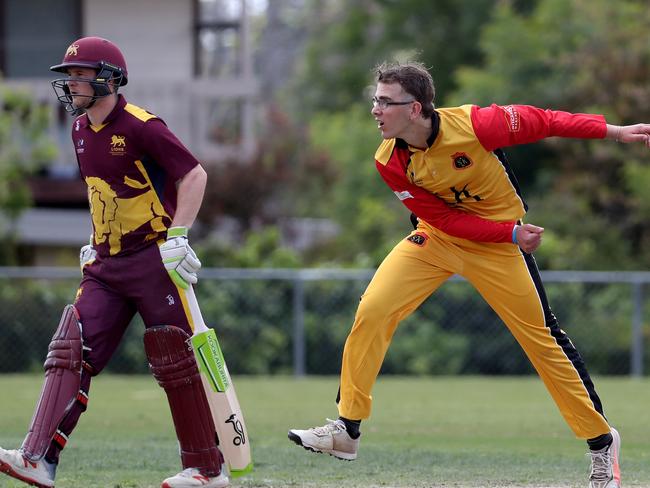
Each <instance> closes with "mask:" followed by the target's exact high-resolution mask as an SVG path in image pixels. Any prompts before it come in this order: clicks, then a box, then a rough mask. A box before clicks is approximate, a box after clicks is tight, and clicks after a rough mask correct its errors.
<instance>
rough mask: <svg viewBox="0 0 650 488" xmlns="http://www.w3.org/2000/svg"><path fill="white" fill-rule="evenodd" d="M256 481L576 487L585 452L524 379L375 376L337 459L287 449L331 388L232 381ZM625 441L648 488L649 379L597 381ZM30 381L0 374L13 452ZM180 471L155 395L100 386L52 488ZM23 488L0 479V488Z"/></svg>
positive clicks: (148, 485) (147, 380)
mask: <svg viewBox="0 0 650 488" xmlns="http://www.w3.org/2000/svg"><path fill="white" fill-rule="evenodd" d="M234 381H235V385H236V388H237V393H238V396H239V399H240V402H241V404H242V408H243V410H244V414H245V416H246V422H247V426H248V432H249V435H250V441H251V445H252V450H253V457H254V462H255V470H254V472H253V473H252V474H251V475H249V476H247V477H244V478H239V479H237V480H233V487H249V488H254V487H268V488H271V487H273V488H275V487H310V488H311V487H314V488H319V487H327V488H334V487H337V488H338V487H442V486H444V487H484V486H489V487H519V486H534V487H578V486H579V487H585V486H586V485H587V482H586V478H587V473H588V467H589V459H588V457H587V456H586V445H585V444H584V442H583V441H581V440H578V439H575V438H574V437H573V434H572V433H571V432H570V430H569V429H568V427H567V426H566V425H565V423H564V421H563V420H562V418H561V417H560V414H559V412H558V410H557V409H556V407H555V405H554V403H552V401H551V399H550V397H549V395H548V394H547V392H546V390H545V389H544V386H543V385H542V383H541V382H540V381H539V380H538V379H537V378H536V377H523V378H487V377H453V378H411V377H408V378H406V377H382V378H380V380H379V382H378V383H377V386H376V387H375V390H374V398H375V404H374V411H373V414H372V417H371V419H370V420H368V421H365V422H364V423H363V424H362V432H363V436H362V441H361V447H360V450H359V458H358V459H357V460H356V461H353V462H345V461H339V460H337V459H334V458H332V457H330V456H327V455H323V454H314V453H311V452H308V451H306V450H304V449H302V448H301V447H298V446H296V445H295V444H293V443H291V442H290V441H288V440H287V430H288V429H289V428H293V427H296V428H306V427H311V426H315V425H322V424H324V423H325V417H330V418H336V415H337V414H336V408H335V405H334V398H335V396H336V390H337V386H338V379H337V378H305V379H294V378H290V377H235V378H234ZM595 383H596V388H597V390H598V391H599V394H600V396H601V398H602V400H603V403H604V405H605V408H606V414H607V416H608V418H609V419H610V420H611V421H612V423H613V425H615V426H616V427H617V428H618V429H619V431H620V433H621V436H622V463H621V467H622V473H623V485H624V486H637V487H650V408H649V407H650V380H649V379H643V380H633V379H629V378H624V377H621V378H596V381H595ZM40 386H41V376H38V375H1V376H0V390H1V391H2V392H3V393H2V395H0V445H1V446H2V447H4V448H16V447H17V446H19V445H20V443H21V442H22V439H23V436H24V434H25V430H26V428H27V426H28V424H29V421H30V419H31V415H32V411H33V406H34V404H35V401H36V399H37V397H38V394H39V391H40ZM180 469H181V467H180V461H179V457H178V447H177V443H176V438H175V435H174V430H173V426H172V423H171V416H170V414H169V410H168V406H167V401H166V399H165V396H164V392H163V391H162V390H161V389H160V388H159V387H158V385H157V384H156V383H155V381H154V380H153V378H151V377H142V376H136V377H133V376H109V375H106V376H103V375H100V376H99V377H97V378H96V379H95V380H94V382H93V385H92V387H91V392H90V403H89V408H88V411H87V412H86V413H85V414H84V415H83V416H82V418H81V421H80V423H79V426H78V427H77V429H76V430H75V432H74V433H73V435H72V436H71V439H70V441H69V443H68V447H67V448H66V449H65V451H64V452H63V455H62V460H61V465H60V467H59V471H58V475H57V483H56V486H57V488H82V487H83V488H154V487H159V486H160V482H161V481H162V480H163V479H164V478H165V477H167V476H169V475H171V474H174V473H176V472H177V471H179V470H180ZM23 486H25V485H23V484H20V483H18V482H17V481H13V480H11V479H10V478H7V477H6V476H4V475H2V477H0V487H7V488H18V487H23Z"/></svg>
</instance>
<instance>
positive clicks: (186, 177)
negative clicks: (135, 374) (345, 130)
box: [0, 37, 229, 488]
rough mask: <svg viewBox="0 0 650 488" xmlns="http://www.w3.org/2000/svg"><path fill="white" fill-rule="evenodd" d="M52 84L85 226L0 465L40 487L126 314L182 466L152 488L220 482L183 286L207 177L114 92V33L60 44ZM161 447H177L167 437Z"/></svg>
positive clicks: (123, 79)
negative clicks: (68, 296) (65, 294)
mask: <svg viewBox="0 0 650 488" xmlns="http://www.w3.org/2000/svg"><path fill="white" fill-rule="evenodd" d="M51 69H52V70H53V71H56V72H60V73H63V74H64V75H66V77H64V78H60V79H57V80H54V81H53V82H52V86H53V88H54V91H55V93H56V95H57V97H58V100H59V101H60V102H61V103H62V104H63V105H64V107H65V108H66V110H67V111H68V112H70V113H71V114H73V115H76V116H77V117H76V118H75V119H74V122H73V123H72V143H73V144H74V148H75V151H76V155H77V162H78V164H79V171H80V174H81V177H82V178H83V179H84V181H85V182H86V184H87V185H88V202H89V205H90V213H91V217H92V224H93V225H92V226H93V232H92V236H91V240H90V243H89V244H88V245H86V246H84V247H83V248H82V249H81V253H80V265H81V269H82V274H83V278H82V280H81V284H80V285H79V289H78V291H77V295H76V298H75V300H74V304H72V305H68V306H66V307H65V309H64V310H63V314H62V317H61V321H60V323H59V326H58V328H57V329H56V332H55V333H54V337H53V338H52V341H51V343H50V345H49V348H48V354H47V359H46V360H45V381H44V383H43V387H42V390H41V394H40V399H39V400H38V403H37V405H36V408H35V411H34V415H33V418H32V421H31V425H30V426H29V431H28V433H27V436H26V437H25V440H24V441H23V444H22V446H21V447H20V448H19V449H17V450H5V449H0V471H2V472H4V473H6V474H7V475H9V476H11V477H13V478H16V479H19V480H22V481H24V482H25V483H27V484H31V485H34V486H37V487H41V488H51V487H54V480H55V474H56V468H57V466H58V464H59V457H60V454H61V451H62V450H63V448H64V447H65V446H66V444H67V442H68V440H70V438H71V437H70V436H71V434H72V432H73V430H74V428H75V426H76V425H77V422H78V420H79V417H80V416H81V414H82V412H84V411H85V410H86V407H87V406H88V401H89V391H90V383H91V380H92V378H93V376H96V375H98V374H99V373H100V372H101V371H102V370H103V369H104V367H105V366H106V364H107V363H108V361H109V360H110V358H111V357H112V356H113V353H114V352H115V350H116V349H117V347H118V345H119V343H120V341H121V338H122V336H123V335H124V332H125V330H126V328H127V326H128V325H129V323H130V322H131V319H132V318H133V316H134V315H135V313H136V312H137V313H139V314H140V315H141V316H142V319H143V321H144V324H145V327H146V330H145V333H144V346H145V352H146V355H147V359H148V361H149V365H150V369H151V372H152V373H153V375H154V377H155V378H156V380H157V381H158V383H159V384H160V386H161V387H162V388H164V390H165V393H166V395H167V398H168V400H169V407H170V410H171V414H172V418H173V422H174V427H175V430H176V435H177V437H178V443H179V451H180V457H181V464H182V467H183V469H182V471H181V472H179V473H178V474H176V475H174V476H171V477H170V478H167V479H165V480H164V481H163V482H162V485H161V486H162V488H191V487H204V488H223V487H227V486H229V480H228V477H227V476H226V474H225V473H222V464H223V456H222V453H221V451H220V450H219V448H218V447H217V440H216V437H215V427H214V423H213V419H212V416H211V414H210V409H209V406H208V403H207V401H206V396H205V392H204V389H203V386H202V382H201V379H200V375H199V372H198V369H197V363H196V360H195V358H194V355H193V353H192V350H191V348H190V347H189V346H188V342H187V341H188V339H189V337H190V336H191V334H192V328H191V327H190V323H191V321H190V320H189V310H188V308H187V301H186V295H185V290H186V289H188V287H190V286H192V284H193V283H196V281H197V271H198V270H199V268H200V266H201V263H200V261H199V260H198V259H197V257H196V255H195V254H194V252H193V251H192V248H191V247H190V245H189V243H188V237H187V235H188V229H189V228H190V227H191V226H192V224H193V222H194V220H195V218H196V215H197V213H198V211H199V208H200V206H201V201H202V199H203V193H204V190H205V185H206V180H207V176H206V173H205V171H204V170H203V168H202V167H201V165H200V164H199V162H198V161H197V160H196V159H195V158H194V156H193V155H192V154H191V153H190V152H189V151H188V150H187V149H186V148H185V147H184V146H183V144H182V143H181V142H180V141H179V140H178V139H177V138H176V137H175V136H174V134H172V133H171V132H170V130H169V129H168V128H167V126H166V125H165V123H164V122H163V121H162V120H161V119H160V118H158V117H156V116H155V115H152V114H151V113H149V112H147V111H146V110H144V109H142V108H140V107H138V106H136V105H132V104H130V103H128V102H127V101H126V99H125V98H124V97H123V96H122V95H121V94H118V89H119V88H120V87H121V86H124V85H126V84H127V81H128V72H127V66H126V62H125V60H124V56H123V55H122V53H121V51H120V49H119V48H118V47H117V46H116V45H115V44H113V43H112V42H110V41H108V40H106V39H102V38H99V37H84V38H81V39H79V40H77V41H75V42H73V43H72V44H70V46H69V47H68V49H67V51H66V53H65V56H64V57H63V61H62V62H61V64H57V65H56V66H52V68H51ZM170 447H171V448H175V447H172V446H170Z"/></svg>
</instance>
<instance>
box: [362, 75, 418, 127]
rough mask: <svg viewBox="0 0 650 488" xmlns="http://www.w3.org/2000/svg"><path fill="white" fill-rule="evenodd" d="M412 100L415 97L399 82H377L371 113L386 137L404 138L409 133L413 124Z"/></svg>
mask: <svg viewBox="0 0 650 488" xmlns="http://www.w3.org/2000/svg"><path fill="white" fill-rule="evenodd" d="M412 101H414V100H413V97H412V96H411V95H409V94H408V93H406V92H405V91H404V89H403V88H402V86H401V85H400V84H399V83H377V88H376V89H375V96H374V98H373V104H372V110H371V111H370V113H371V114H372V116H373V117H374V118H375V120H376V121H377V128H378V129H379V131H380V132H381V136H382V137H383V138H384V139H392V138H394V137H400V138H403V135H405V134H407V133H408V131H409V128H410V127H411V124H412V116H411V115H412V108H413V104H412V103H410V102H412ZM396 103H397V104H396ZM398 104H399V105H398Z"/></svg>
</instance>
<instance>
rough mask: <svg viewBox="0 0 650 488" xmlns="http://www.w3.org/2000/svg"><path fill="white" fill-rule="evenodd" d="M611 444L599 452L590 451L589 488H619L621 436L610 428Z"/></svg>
mask: <svg viewBox="0 0 650 488" xmlns="http://www.w3.org/2000/svg"><path fill="white" fill-rule="evenodd" d="M611 432H612V437H613V440H612V443H611V444H610V445H609V446H608V447H606V448H605V449H602V450H600V451H590V452H589V454H591V474H590V475H589V488H620V487H621V468H620V466H619V464H618V460H619V454H620V452H621V436H620V435H619V434H618V431H617V430H616V429H614V428H612V431H611Z"/></svg>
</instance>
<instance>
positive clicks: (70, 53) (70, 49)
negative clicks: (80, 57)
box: [65, 44, 79, 56]
mask: <svg viewBox="0 0 650 488" xmlns="http://www.w3.org/2000/svg"><path fill="white" fill-rule="evenodd" d="M77 49H79V44H70V46H69V47H68V50H67V51H66V52H65V55H66V56H76V55H77Z"/></svg>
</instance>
